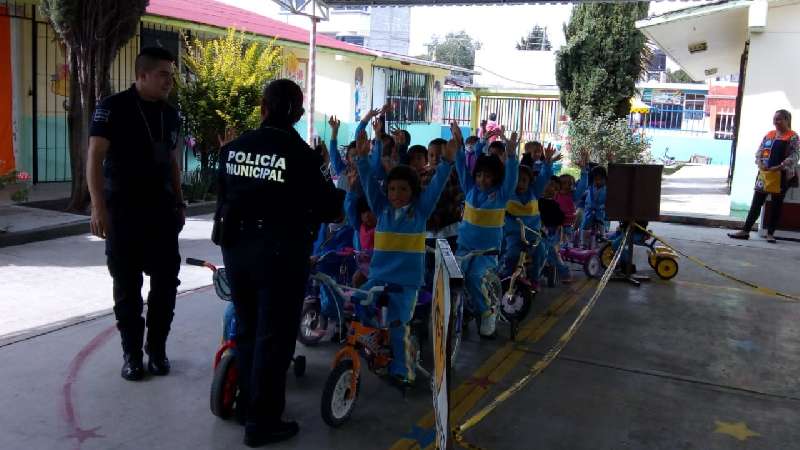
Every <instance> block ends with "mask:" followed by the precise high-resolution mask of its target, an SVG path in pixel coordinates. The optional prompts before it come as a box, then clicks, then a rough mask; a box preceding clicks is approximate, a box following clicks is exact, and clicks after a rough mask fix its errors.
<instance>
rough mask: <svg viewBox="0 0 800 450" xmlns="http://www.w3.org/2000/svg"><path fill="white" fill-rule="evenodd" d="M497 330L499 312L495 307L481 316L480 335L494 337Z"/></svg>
mask: <svg viewBox="0 0 800 450" xmlns="http://www.w3.org/2000/svg"><path fill="white" fill-rule="evenodd" d="M496 331H497V312H496V311H495V310H494V308H490V309H489V310H487V311H486V312H485V313H483V316H482V317H481V329H480V335H481V337H482V338H489V339H492V338H494V334H495V332H496Z"/></svg>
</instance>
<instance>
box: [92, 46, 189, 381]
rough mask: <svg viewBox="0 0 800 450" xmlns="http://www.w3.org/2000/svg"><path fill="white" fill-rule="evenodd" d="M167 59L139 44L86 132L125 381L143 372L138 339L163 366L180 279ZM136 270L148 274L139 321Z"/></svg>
mask: <svg viewBox="0 0 800 450" xmlns="http://www.w3.org/2000/svg"><path fill="white" fill-rule="evenodd" d="M174 62H175V58H174V57H173V56H172V55H171V54H170V53H169V52H168V51H167V50H164V49H162V48H145V49H143V50H142V51H141V53H140V54H139V56H137V57H136V65H135V69H136V83H134V84H133V85H132V86H131V87H130V89H128V90H126V91H123V92H120V93H118V94H116V95H112V96H111V97H108V98H106V99H105V100H103V101H102V102H101V103H100V104H99V105H98V106H97V108H96V110H95V114H94V117H93V120H92V126H91V131H90V138H89V154H88V167H87V181H88V184H89V192H90V194H91V199H92V219H91V228H92V233H93V234H95V235H96V236H98V237H100V238H104V239H105V240H106V256H107V263H108V270H109V272H110V273H111V277H112V278H113V281H114V314H115V315H116V319H117V328H118V329H119V332H120V337H121V338H122V351H123V355H124V365H123V366H122V377H123V378H125V379H126V380H131V381H135V380H141V379H142V378H144V375H145V373H144V364H143V353H142V345H143V344H144V349H145V351H146V352H147V354H148V356H149V358H148V366H147V367H148V370H149V372H150V373H151V374H153V375H166V374H167V373H169V370H170V363H169V359H167V353H166V344H167V335H168V334H169V330H170V325H171V323H172V317H173V311H174V309H175V294H176V292H177V287H178V284H180V282H179V281H178V270H179V268H180V255H179V254H178V233H179V232H180V230H181V229H182V228H183V224H184V219H185V217H184V203H183V197H182V194H181V184H180V171H181V169H180V165H179V162H178V157H177V150H176V146H177V136H178V128H179V120H178V113H177V111H176V110H175V109H174V108H172V107H171V106H169V105H168V104H167V103H166V101H165V100H166V99H167V97H168V96H169V93H170V91H171V90H172V86H173V75H174ZM143 273H144V274H147V275H149V276H150V294H149V295H148V297H147V304H148V307H147V320H146V322H145V319H143V318H142V309H143V304H142V294H141V291H142V274H143ZM145 324H146V326H147V341H146V343H144V342H143V341H144V338H145Z"/></svg>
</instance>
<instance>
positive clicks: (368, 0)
mask: <svg viewBox="0 0 800 450" xmlns="http://www.w3.org/2000/svg"><path fill="white" fill-rule="evenodd" d="M323 1H324V2H325V3H326V4H327V5H328V6H330V7H332V8H333V7H341V6H447V5H467V6H469V5H472V6H476V5H547V4H551V5H563V4H564V3H585V1H565V0H539V1H530V0H529V1H524V0H471V1H470V0H323ZM633 1H634V0H616V1H615V2H616V3H628V2H633Z"/></svg>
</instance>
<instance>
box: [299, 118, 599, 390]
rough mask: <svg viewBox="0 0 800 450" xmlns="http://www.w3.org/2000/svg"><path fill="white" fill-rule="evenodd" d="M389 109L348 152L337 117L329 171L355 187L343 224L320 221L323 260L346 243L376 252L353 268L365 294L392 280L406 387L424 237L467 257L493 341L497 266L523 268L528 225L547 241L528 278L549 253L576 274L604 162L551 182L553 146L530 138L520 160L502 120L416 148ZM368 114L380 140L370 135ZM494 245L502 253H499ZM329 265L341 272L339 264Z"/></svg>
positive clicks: (537, 249)
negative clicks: (386, 118)
mask: <svg viewBox="0 0 800 450" xmlns="http://www.w3.org/2000/svg"><path fill="white" fill-rule="evenodd" d="M385 112H386V111H385V110H374V111H371V112H370V113H368V114H367V115H366V117H365V118H364V119H363V120H362V121H361V122H360V123H359V125H358V127H357V128H356V131H355V136H356V139H355V141H353V142H351V143H350V144H349V145H348V146H347V147H345V149H344V150H345V154H344V157H343V156H342V154H340V152H339V147H338V142H337V137H338V131H339V126H340V124H339V121H338V120H337V119H336V118H335V117H332V118H331V120H330V121H329V124H330V126H331V131H332V139H331V143H330V149H331V152H330V156H329V161H330V169H331V173H332V175H333V176H334V178H335V179H336V180H337V186H338V187H340V188H341V189H344V190H346V191H347V196H346V202H345V208H346V210H347V214H346V218H344V219H343V220H342V221H341V222H340V223H338V224H327V225H323V227H322V228H321V230H320V238H319V240H318V244H319V245H318V246H317V247H316V250H315V255H316V256H317V257H318V256H319V255H320V254H322V253H324V252H329V251H331V250H332V249H335V248H336V247H337V246H353V247H354V248H356V249H357V250H359V251H360V252H364V253H371V263H370V264H369V270H368V272H367V271H366V270H356V276H355V277H354V279H353V280H352V282H353V283H354V284H355V285H356V286H360V287H361V288H362V289H369V288H371V287H373V286H385V292H386V293H387V295H388V297H389V304H388V315H387V319H386V320H387V324H388V326H389V335H390V340H391V347H392V353H393V356H394V357H393V360H392V363H391V365H390V367H389V373H390V375H391V376H392V378H393V379H394V380H395V381H396V382H398V383H401V384H407V383H411V382H413V380H414V374H415V369H414V367H413V364H414V358H413V355H411V354H410V353H409V352H410V351H411V349H410V346H409V333H410V328H409V323H410V321H411V319H412V315H413V311H414V307H415V304H416V301H417V296H418V293H419V291H420V288H422V287H423V286H424V285H425V283H426V278H425V274H426V241H428V242H430V240H431V239H437V238H446V239H448V240H449V241H450V242H451V245H452V246H454V247H455V251H456V255H457V256H459V257H461V266H462V267H461V268H462V272H463V274H464V277H465V287H466V289H467V290H468V294H469V295H468V298H469V299H470V305H469V307H470V309H471V311H472V312H473V313H474V314H477V315H478V316H479V317H480V330H479V333H480V336H481V337H483V338H492V337H493V336H494V335H495V329H496V321H497V311H496V310H495V308H494V306H493V305H491V304H490V302H489V300H488V298H489V297H488V296H487V295H486V292H484V289H485V288H484V286H485V282H484V280H485V277H486V276H487V274H488V273H489V272H490V271H497V270H498V266H499V260H500V261H503V262H504V267H506V268H510V269H513V267H514V266H515V265H516V261H517V260H518V258H519V254H520V252H521V251H523V248H524V247H523V245H522V240H521V238H522V235H521V232H520V225H519V223H520V221H521V222H522V223H523V224H524V226H525V229H526V233H529V234H530V236H531V239H533V240H532V241H531V242H538V243H539V244H538V245H536V246H534V247H532V248H529V249H528V251H530V252H531V254H530V256H531V258H530V260H531V264H530V270H529V276H530V279H531V280H533V281H536V280H538V278H539V275H540V273H541V268H542V267H543V265H544V262H545V261H546V260H549V261H550V263H551V264H553V265H555V266H556V267H558V268H559V271H561V272H562V279H563V280H566V281H568V280H569V270H568V269H567V268H566V266H565V265H564V263H563V261H561V259H560V257H559V251H558V249H559V247H560V246H561V245H562V243H563V242H562V241H563V240H564V237H563V236H564V235H570V234H572V231H571V230H572V227H573V226H574V224H575V222H576V216H577V209H578V207H579V206H581V205H580V204H579V203H580V201H581V199H582V198H583V193H584V192H585V193H586V200H585V204H584V205H582V206H583V210H584V214H583V221H582V222H581V229H582V230H583V229H589V228H590V226H591V225H592V224H593V223H594V221H596V220H600V219H603V214H604V206H603V205H604V204H605V187H604V186H605V172H604V171H602V168H595V169H594V170H593V171H592V173H591V177H590V174H589V172H588V168H587V167H585V164H583V165H582V166H584V167H582V172H581V178H580V181H579V182H578V183H577V184H576V182H575V180H574V178H573V177H571V176H570V175H562V176H560V177H558V178H553V177H552V173H553V169H552V163H553V162H554V161H556V160H558V159H559V158H560V156H555V151H554V150H553V148H552V147H551V146H548V148H547V149H545V148H544V147H543V146H542V145H541V144H539V143H536V142H528V143H526V145H525V155H524V157H523V158H522V162H521V161H520V158H519V157H518V155H517V153H516V150H517V147H518V140H517V135H516V133H512V134H511V136H510V137H507V136H506V132H505V129H504V128H503V127H499V126H492V127H487V126H486V123H482V127H481V130H480V132H479V136H480V137H477V136H470V137H469V138H467V139H466V140H464V138H463V136H462V133H461V129H460V128H459V127H458V125H457V124H455V123H454V124H452V125H451V134H452V138H451V139H450V140H449V141H446V140H444V139H436V140H434V141H432V142H430V144H429V145H428V147H427V148H426V147H423V146H421V145H413V146H410V147H409V144H410V143H411V136H410V135H409V134H408V132H406V131H404V130H395V131H393V132H392V134H391V135H390V134H388V133H386V132H385V130H384V129H383V127H384V122H383V121H382V120H380V119H379V118H378V117H379V116H380V115H381V114H382V113H385ZM375 118H378V119H376V120H374V121H373V119H375ZM370 121H372V125H373V129H374V137H373V139H372V140H369V139H368V138H367V135H366V128H367V126H368V125H369V124H370ZM492 122H494V120H493V121H492ZM453 167H455V171H453V170H452V169H453ZM454 174H455V175H454ZM590 178H591V183H589V179H590ZM348 229H349V234H348V232H347V230H348ZM536 234H540V236H541V239H539V236H536ZM526 248H527V247H526ZM491 250H497V251H499V252H500V255H501V257H500V258H499V260H498V257H497V256H494V255H492V254H491V252H490V251H491ZM486 252H489V254H484V253H486ZM327 269H330V270H336V271H337V272H338V266H337V267H336V268H327ZM319 270H323V271H325V270H326V268H319ZM428 282H429V281H428ZM321 297H322V298H321V300H322V303H323V314H326V315H328V316H329V317H336V312H335V309H334V308H336V305H335V303H333V298H332V296H331V295H329V293H326V292H325V290H324V289H323V292H322V293H321Z"/></svg>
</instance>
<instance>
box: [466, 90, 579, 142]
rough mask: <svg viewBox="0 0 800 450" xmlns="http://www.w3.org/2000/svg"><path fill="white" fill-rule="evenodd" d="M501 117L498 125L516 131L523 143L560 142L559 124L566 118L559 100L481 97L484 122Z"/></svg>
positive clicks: (481, 111) (498, 119)
mask: <svg viewBox="0 0 800 450" xmlns="http://www.w3.org/2000/svg"><path fill="white" fill-rule="evenodd" d="M492 113H494V114H497V122H498V123H499V124H501V125H504V126H505V127H506V129H507V130H510V131H516V132H518V133H519V135H520V142H528V141H540V142H544V141H555V140H560V139H561V138H562V137H563V136H561V130H560V127H559V122H560V120H561V116H562V115H563V114H564V113H563V110H562V108H561V103H560V102H559V100H558V99H550V98H514V97H481V99H480V119H481V120H484V119H488V118H489V115H490V114H492Z"/></svg>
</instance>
